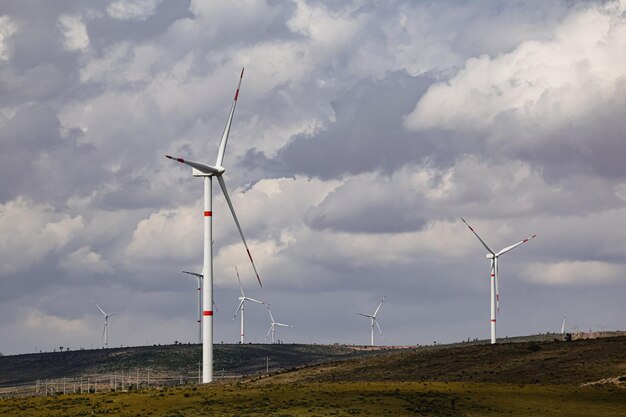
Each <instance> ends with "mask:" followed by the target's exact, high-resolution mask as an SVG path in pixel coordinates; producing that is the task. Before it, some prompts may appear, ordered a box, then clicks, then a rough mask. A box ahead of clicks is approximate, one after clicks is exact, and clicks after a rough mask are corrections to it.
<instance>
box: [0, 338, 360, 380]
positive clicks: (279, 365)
mask: <svg viewBox="0 0 626 417" xmlns="http://www.w3.org/2000/svg"><path fill="white" fill-rule="evenodd" d="M367 353H368V352H367V351H355V350H354V349H351V348H349V347H346V346H328V345H278V344H276V345H257V344H249V345H215V349H214V359H215V365H214V369H215V373H216V375H218V376H219V375H221V373H222V371H223V372H225V373H226V374H231V375H233V374H234V375H248V374H254V373H259V372H265V366H266V357H267V356H269V366H270V369H271V370H276V369H289V368H294V367H298V366H303V365H308V364H314V363H320V362H327V361H333V360H339V359H346V358H351V357H358V356H363V355H365V354H367ZM201 360H202V350H201V346H200V345H168V346H145V347H132V348H114V349H94V350H79V351H69V352H54V353H39V354H26V355H12V356H3V357H0V386H7V385H12V384H19V383H24V382H32V381H34V380H37V379H41V380H44V379H57V378H64V377H65V378H69V377H74V376H80V375H86V374H106V373H112V372H117V371H128V370H134V369H136V368H142V369H145V368H150V369H151V370H152V371H153V372H154V373H158V372H163V373H168V372H180V373H186V372H189V373H194V372H196V371H197V369H198V367H197V363H198V362H200V361H201Z"/></svg>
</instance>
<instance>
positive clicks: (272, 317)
mask: <svg viewBox="0 0 626 417" xmlns="http://www.w3.org/2000/svg"><path fill="white" fill-rule="evenodd" d="M267 311H269V313H270V320H271V321H272V324H271V326H270V329H269V330H268V331H267V334H266V335H265V338H266V339H267V336H269V335H270V333H271V334H272V344H274V343H275V338H274V334H275V333H276V326H280V327H293V326H292V325H289V324H284V323H278V322H277V321H276V320H274V316H273V315H272V309H271V308H270V305H269V304H267Z"/></svg>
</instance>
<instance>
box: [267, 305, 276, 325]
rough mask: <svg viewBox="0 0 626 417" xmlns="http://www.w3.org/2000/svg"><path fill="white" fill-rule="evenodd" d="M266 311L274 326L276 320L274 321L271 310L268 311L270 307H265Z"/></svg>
mask: <svg viewBox="0 0 626 417" xmlns="http://www.w3.org/2000/svg"><path fill="white" fill-rule="evenodd" d="M267 311H268V312H269V313H270V319H272V324H274V323H275V322H276V320H274V316H273V315H272V310H270V305H269V304H268V305H267Z"/></svg>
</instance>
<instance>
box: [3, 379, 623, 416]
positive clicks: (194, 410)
mask: <svg viewBox="0 0 626 417" xmlns="http://www.w3.org/2000/svg"><path fill="white" fill-rule="evenodd" d="M624 404H626V390H619V389H612V388H606V387H601V388H591V387H576V386H545V385H526V386H520V385H513V384H489V383H459V382H456V383H443V382H428V383H416V382H386V383H383V382H373V383H364V382H351V383H329V384H319V383H308V384H303V383H297V384H281V385H275V384H271V385H261V386H259V385H256V386H247V385H241V384H236V383H232V384H228V385H214V386H201V387H198V388H196V387H192V388H189V387H188V388H166V389H151V390H144V391H140V392H132V393H120V392H113V393H106V394H91V395H72V396H60V397H35V398H27V399H10V400H0V415H2V416H20V417H34V416H67V417H78V416H87V415H96V416H105V415H115V416H129V417H130V416H152V417H182V416H189V417H192V416H213V415H220V416H275V417H287V416H336V417H337V416H372V417H374V416H375V417H380V416H393V417H396V416H433V417H434V416H436V417H439V416H452V417H460V416H490V417H495V416H508V417H522V416H523V417H557V416H558V417H562V416H568V417H589V416H602V417H623V416H624Z"/></svg>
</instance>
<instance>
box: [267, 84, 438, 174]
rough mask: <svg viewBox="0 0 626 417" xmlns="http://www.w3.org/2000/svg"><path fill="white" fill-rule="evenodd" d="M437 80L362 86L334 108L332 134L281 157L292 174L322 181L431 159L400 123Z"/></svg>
mask: <svg viewBox="0 0 626 417" xmlns="http://www.w3.org/2000/svg"><path fill="white" fill-rule="evenodd" d="M432 82H433V79H432V78H431V77H429V76H427V75H425V76H420V77H410V76H409V75H407V74H404V73H393V74H389V75H388V76H387V77H386V78H385V79H384V80H363V81H360V82H358V83H357V84H356V85H355V86H354V87H353V88H351V89H350V90H349V91H348V92H347V93H346V94H345V95H343V96H342V97H340V98H338V99H337V100H336V101H334V102H333V103H332V108H333V110H334V114H335V121H333V122H332V123H331V124H330V125H329V126H328V128H326V129H324V130H323V131H322V132H319V133H316V134H315V135H314V136H312V137H311V136H307V135H300V136H296V137H294V138H293V139H292V140H291V142H290V143H289V144H288V145H287V146H285V147H284V148H283V149H282V150H281V151H280V153H279V155H278V156H277V158H276V159H277V160H278V161H279V163H280V162H282V163H284V164H285V165H286V170H287V171H288V172H293V173H298V174H305V175H309V176H317V177H320V178H323V179H329V178H337V177H341V176H343V175H346V174H359V173H362V172H370V171H377V170H382V171H385V172H392V171H393V170H395V169H397V168H398V167H400V166H402V165H403V164H405V163H407V162H409V161H419V160H421V159H423V158H424V157H426V156H427V155H429V154H430V150H431V149H430V148H431V146H430V144H429V143H428V141H427V140H420V138H416V137H415V135H414V134H412V133H410V132H407V131H406V129H404V127H403V126H402V117H403V115H404V114H406V113H407V112H409V111H410V110H411V109H412V108H413V107H414V106H415V102H416V101H417V98H418V97H419V96H420V95H421V94H423V92H424V91H426V89H427V88H428V86H429V85H430V84H431V83H432Z"/></svg>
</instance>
